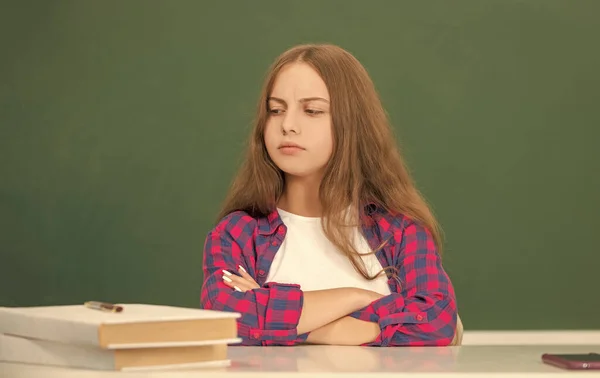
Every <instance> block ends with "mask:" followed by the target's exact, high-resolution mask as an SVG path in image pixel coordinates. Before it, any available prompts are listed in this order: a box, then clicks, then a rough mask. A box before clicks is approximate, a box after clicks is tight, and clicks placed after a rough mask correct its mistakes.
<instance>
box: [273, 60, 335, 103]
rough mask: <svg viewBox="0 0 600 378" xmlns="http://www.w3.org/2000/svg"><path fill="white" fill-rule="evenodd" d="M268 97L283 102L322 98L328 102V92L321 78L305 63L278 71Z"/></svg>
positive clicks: (293, 64)
mask: <svg viewBox="0 0 600 378" xmlns="http://www.w3.org/2000/svg"><path fill="white" fill-rule="evenodd" d="M270 96H273V97H279V98H282V99H285V100H299V99H301V98H306V97H322V98H325V99H327V100H329V91H328V90H327V86H326V85H325V82H324V81H323V79H321V76H319V74H318V73H317V71H315V70H314V69H313V68H312V67H311V66H309V65H308V64H306V63H292V64H290V65H288V66H285V67H283V68H282V69H281V71H279V74H278V75H277V77H276V78H275V82H274V83H273V89H272V90H271V94H270Z"/></svg>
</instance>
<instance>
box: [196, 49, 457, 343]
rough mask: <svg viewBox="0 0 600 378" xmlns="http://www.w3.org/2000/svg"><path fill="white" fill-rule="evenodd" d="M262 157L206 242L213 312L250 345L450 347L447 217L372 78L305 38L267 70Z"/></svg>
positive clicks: (260, 120)
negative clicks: (426, 192) (433, 201)
mask: <svg viewBox="0 0 600 378" xmlns="http://www.w3.org/2000/svg"><path fill="white" fill-rule="evenodd" d="M257 113H258V114H257V117H256V122H255V125H254V130H253V132H252V136H251V138H250V142H249V150H248V155H247V157H246V159H245V161H244V164H243V166H242V168H241V170H240V172H239V174H238V175H237V177H236V179H235V181H234V183H233V185H232V187H231V189H230V191H229V194H228V196H227V198H226V200H225V204H224V207H223V211H222V213H221V215H220V217H219V219H220V221H219V223H218V224H217V226H216V227H215V228H214V229H213V230H212V231H211V232H210V233H209V234H208V236H207V238H206V243H205V247H204V267H203V268H204V269H203V270H204V284H203V288H202V294H201V301H202V306H203V307H204V308H206V309H213V310H220V311H234V312H239V313H241V318H239V319H238V335H239V336H240V337H241V338H242V340H243V342H242V344H243V345H294V344H299V343H313V344H341V345H373V346H402V345H449V344H451V343H452V341H453V337H454V336H455V331H456V325H457V312H456V300H455V295H454V289H453V287H452V284H451V282H450V280H449V278H448V276H447V274H446V272H445V271H444V269H443V267H442V264H441V259H440V253H439V251H440V250H441V238H440V231H439V230H438V225H437V223H436V220H435V219H434V217H433V215H432V213H431V212H430V210H429V209H428V207H427V204H426V203H425V201H424V200H423V198H422V197H421V196H420V194H419V193H418V191H417V189H416V188H415V186H414V184H413V182H412V179H411V177H410V176H409V173H408V172H407V169H406V168H405V166H404V163H403V161H402V159H401V156H400V154H399V152H398V149H397V147H396V145H395V142H394V136H393V133H392V130H391V128H390V125H389V123H388V120H387V117H386V114H385V111H384V109H383V108H382V105H381V102H380V100H379V98H378V95H377V93H376V91H375V88H374V85H373V83H372V81H371V79H370V78H369V75H368V74H367V72H366V71H365V69H364V68H363V67H362V65H361V64H360V63H359V62H358V61H357V60H356V59H355V58H354V57H353V56H352V55H351V54H350V53H348V52H347V51H345V50H343V49H341V48H339V47H337V46H332V45H302V46H297V47H294V48H292V49H290V50H288V51H286V52H284V53H283V54H282V55H281V56H280V57H279V58H278V59H277V60H276V61H275V63H274V64H273V65H272V67H271V69H270V70H269V73H268V75H267V78H266V81H265V84H264V88H263V89H262V93H261V97H260V101H259V104H258V111H257Z"/></svg>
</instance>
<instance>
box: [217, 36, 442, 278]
mask: <svg viewBox="0 0 600 378" xmlns="http://www.w3.org/2000/svg"><path fill="white" fill-rule="evenodd" d="M294 62H302V63H305V64H308V65H310V66H311V67H312V68H313V69H314V70H315V71H316V72H317V73H318V74H319V75H320V76H321V78H322V79H323V81H324V82H325V84H326V86H327V88H328V90H329V94H330V99H331V119H332V129H333V141H334V146H333V153H332V156H331V159H330V161H329V163H328V164H327V166H326V167H325V174H324V177H323V180H322V182H321V185H320V189H319V197H320V201H321V205H322V208H323V218H322V219H323V230H324V232H325V235H326V236H327V237H328V238H329V240H331V242H332V243H333V244H334V245H335V246H336V247H337V248H338V249H339V250H340V251H342V252H343V253H344V254H345V255H346V256H348V258H349V259H350V261H351V262H352V264H353V266H354V268H355V269H356V270H357V271H358V272H359V273H360V274H361V275H362V276H363V277H365V278H367V279H373V278H375V276H376V275H375V276H371V275H369V274H368V272H367V270H366V268H365V266H364V263H363V261H362V259H361V258H360V255H359V254H358V252H357V251H356V249H355V246H354V245H353V240H352V238H351V236H350V235H351V234H350V233H349V232H348V229H349V228H348V226H349V224H348V218H347V209H349V208H350V209H353V211H356V212H358V211H359V210H358V209H360V207H361V206H363V205H365V204H367V203H374V204H376V205H378V206H380V207H382V208H383V209H385V210H386V211H388V212H390V213H393V214H403V215H404V216H407V217H408V218H411V219H412V220H413V221H415V222H418V223H420V224H421V225H422V226H423V227H425V228H427V229H428V230H429V232H431V234H432V235H433V237H434V240H435V242H436V244H437V247H438V251H439V252H440V253H441V249H442V240H441V231H440V229H439V225H438V223H437V221H436V219H435V217H434V215H433V214H432V212H431V211H430V209H429V207H428V205H427V203H426V202H425V200H424V199H423V197H422V196H421V194H420V193H419V192H418V190H417V189H416V188H415V185H414V183H413V180H412V178H411V176H410V174H409V172H408V170H407V169H406V166H405V164H404V162H403V159H402V157H401V155H400V152H399V149H398V147H397V145H396V142H395V137H394V135H393V132H392V129H391V127H390V124H389V121H388V117H387V115H386V112H385V110H384V109H383V106H382V104H381V101H380V99H379V96H378V94H377V92H376V90H375V86H374V85H373V82H372V81H371V78H370V77H369V74H368V73H367V71H366V70H365V68H364V67H363V66H362V65H361V64H360V62H359V61H358V60H357V59H356V58H355V57H354V56H352V54H350V53H349V52H347V51H345V50H344V49H342V48H340V47H338V46H334V45H300V46H296V47H293V48H291V49H289V50H288V51H286V52H284V53H283V54H281V55H280V56H279V57H278V58H277V59H276V60H275V62H274V63H273V64H272V66H271V67H270V69H269V71H268V73H267V76H266V79H265V82H264V85H263V88H262V91H261V95H260V100H259V102H258V109H257V115H256V119H255V121H254V128H253V131H252V135H251V137H250V140H249V146H248V150H247V156H246V158H245V159H244V162H243V164H242V167H241V168H240V170H239V172H238V174H237V176H236V177H235V179H234V181H233V183H232V185H231V188H230V189H229V193H228V194H227V197H226V199H225V202H224V205H223V208H222V211H221V213H220V214H219V219H222V218H223V217H224V216H226V215H227V214H229V213H231V212H234V211H237V210H243V211H246V212H248V213H249V214H251V215H252V216H266V215H268V214H270V213H271V212H272V211H273V210H274V209H275V207H276V204H277V201H278V200H279V198H280V196H281V195H282V193H283V189H284V185H285V179H284V174H283V172H282V171H281V170H280V169H279V168H278V167H277V166H276V165H275V164H274V163H273V161H272V160H271V158H270V157H269V154H268V153H267V149H266V147H265V142H264V130H265V125H266V122H267V119H268V117H269V113H268V108H267V107H268V103H267V102H268V97H269V95H270V93H271V90H272V88H273V83H274V81H275V79H276V77H277V74H278V73H279V72H280V71H281V69H282V68H283V67H284V66H286V65H287V64H290V63H294ZM357 215H358V213H357V214H354V216H353V217H352V218H351V219H354V220H357V219H358V217H357Z"/></svg>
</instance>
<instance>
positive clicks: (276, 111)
mask: <svg viewBox="0 0 600 378" xmlns="http://www.w3.org/2000/svg"><path fill="white" fill-rule="evenodd" d="M283 112H284V110H283V109H269V113H271V114H273V115H278V114H282V113H283Z"/></svg>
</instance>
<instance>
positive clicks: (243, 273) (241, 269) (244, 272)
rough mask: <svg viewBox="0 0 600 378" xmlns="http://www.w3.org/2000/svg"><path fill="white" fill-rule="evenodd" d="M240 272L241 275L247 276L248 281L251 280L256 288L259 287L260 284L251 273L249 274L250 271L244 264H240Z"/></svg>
mask: <svg viewBox="0 0 600 378" xmlns="http://www.w3.org/2000/svg"><path fill="white" fill-rule="evenodd" d="M238 272H240V275H241V276H242V277H243V278H245V279H246V280H247V281H249V282H250V283H251V284H252V286H253V287H254V288H258V287H259V286H258V284H257V283H256V281H255V280H254V278H252V276H251V275H250V274H248V272H247V271H246V269H244V267H243V266H241V265H238Z"/></svg>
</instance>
